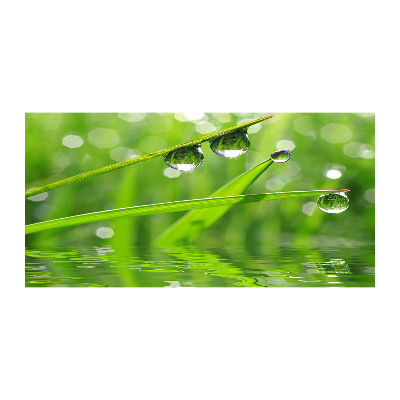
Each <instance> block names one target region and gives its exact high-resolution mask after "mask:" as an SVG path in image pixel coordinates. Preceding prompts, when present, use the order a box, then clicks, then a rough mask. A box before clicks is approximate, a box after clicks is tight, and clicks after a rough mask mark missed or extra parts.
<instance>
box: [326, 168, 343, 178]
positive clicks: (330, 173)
mask: <svg viewBox="0 0 400 400" xmlns="http://www.w3.org/2000/svg"><path fill="white" fill-rule="evenodd" d="M325 176H326V177H327V178H329V179H339V178H340V177H341V176H342V173H341V172H340V171H338V170H337V169H330V170H328V171H326V172H325Z"/></svg>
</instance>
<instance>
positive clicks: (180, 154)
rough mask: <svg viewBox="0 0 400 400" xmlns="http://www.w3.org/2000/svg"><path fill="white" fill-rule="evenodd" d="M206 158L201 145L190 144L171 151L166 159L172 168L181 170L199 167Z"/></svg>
mask: <svg viewBox="0 0 400 400" xmlns="http://www.w3.org/2000/svg"><path fill="white" fill-rule="evenodd" d="M203 159H204V155H203V152H202V151H201V146H200V145H196V146H188V147H181V148H179V149H176V150H173V151H170V152H169V153H168V154H167V155H166V156H165V157H164V161H165V162H166V163H167V165H168V166H169V167H171V168H174V169H177V170H179V171H190V170H192V169H195V168H197V167H198V166H199V165H200V164H201V162H202V161H203Z"/></svg>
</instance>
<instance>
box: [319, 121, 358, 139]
mask: <svg viewBox="0 0 400 400" xmlns="http://www.w3.org/2000/svg"><path fill="white" fill-rule="evenodd" d="M352 136H353V132H352V131H351V129H350V128H349V127H348V126H347V125H343V124H335V123H333V124H328V125H325V126H323V127H322V129H321V137H322V139H324V140H326V141H327V142H329V143H344V142H347V141H348V140H350V139H351V137H352Z"/></svg>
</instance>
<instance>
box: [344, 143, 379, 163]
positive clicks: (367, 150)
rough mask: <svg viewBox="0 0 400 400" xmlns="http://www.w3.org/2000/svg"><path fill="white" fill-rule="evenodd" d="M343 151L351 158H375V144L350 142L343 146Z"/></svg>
mask: <svg viewBox="0 0 400 400" xmlns="http://www.w3.org/2000/svg"><path fill="white" fill-rule="evenodd" d="M343 153H344V154H346V156H348V157H351V158H367V159H369V158H374V157H375V151H374V148H373V146H371V145H369V144H364V143H358V142H350V143H347V144H345V145H344V146H343Z"/></svg>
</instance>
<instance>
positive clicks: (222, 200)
mask: <svg viewBox="0 0 400 400" xmlns="http://www.w3.org/2000/svg"><path fill="white" fill-rule="evenodd" d="M343 191H347V189H340V190H309V191H299V192H277V193H263V194H248V195H240V196H227V197H213V198H205V199H195V200H180V201H173V202H168V203H159V204H149V205H143V206H135V207H127V208H120V209H117V210H106V211H99V212H93V213H88V214H81V215H74V216H71V217H65V218H59V219H54V220H51V221H44V222H38V223H36V224H30V225H26V226H25V234H29V233H34V232H40V231H43V230H47V229H54V228H62V227H66V226H73V225H82V224H88V223H90V222H98V221H106V220H111V219H114V218H122V217H129V216H138V215H152V214H161V213H166V212H176V211H187V210H194V209H200V208H210V207H221V206H227V205H233V204H238V203H253V202H259V201H268V200H277V199H285V198H290V197H301V196H311V195H321V194H324V193H335V192H343Z"/></svg>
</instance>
